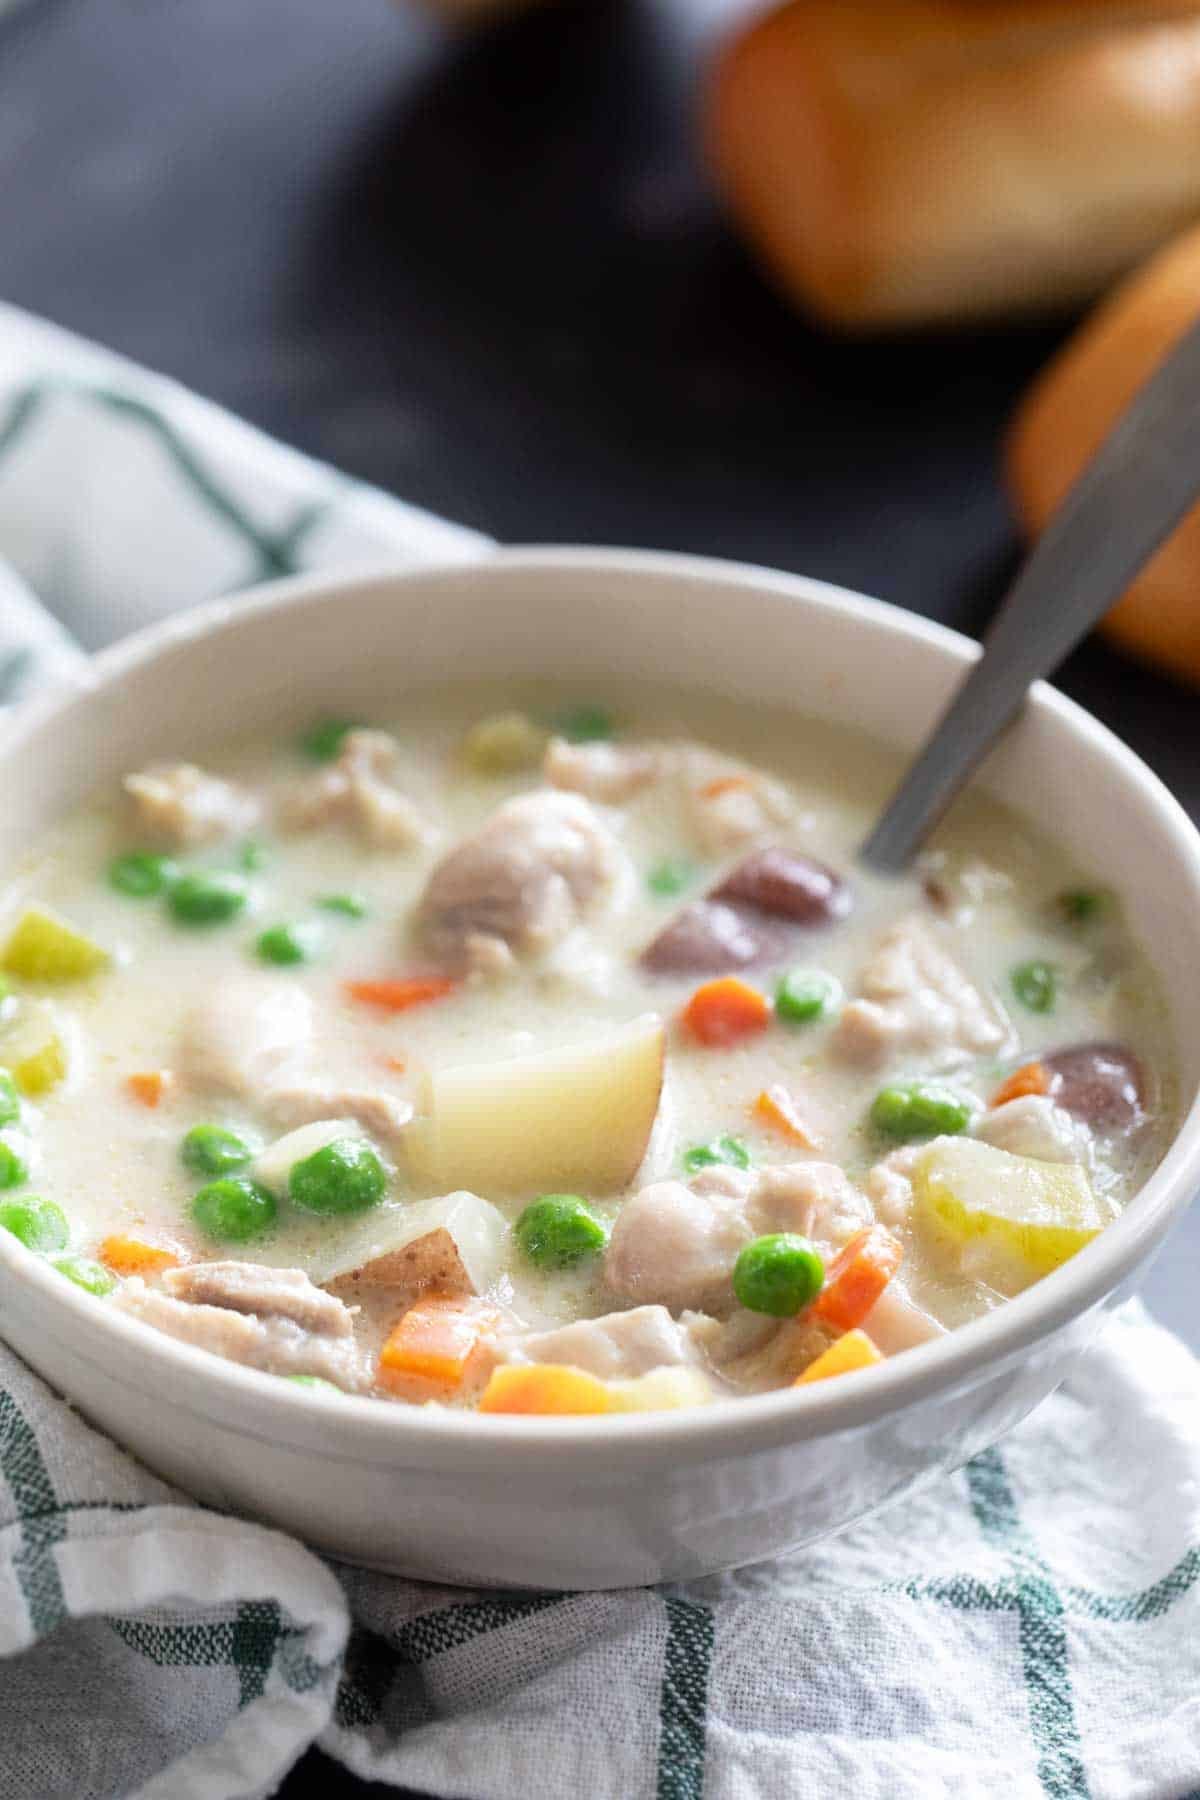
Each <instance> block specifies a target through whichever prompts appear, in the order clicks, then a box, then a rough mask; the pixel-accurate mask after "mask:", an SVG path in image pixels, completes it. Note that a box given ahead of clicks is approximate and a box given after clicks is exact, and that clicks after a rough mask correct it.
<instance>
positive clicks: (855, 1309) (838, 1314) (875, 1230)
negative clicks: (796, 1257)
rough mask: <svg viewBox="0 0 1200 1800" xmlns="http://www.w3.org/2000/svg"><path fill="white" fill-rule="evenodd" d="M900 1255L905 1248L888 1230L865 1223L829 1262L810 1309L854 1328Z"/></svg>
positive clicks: (842, 1326)
mask: <svg viewBox="0 0 1200 1800" xmlns="http://www.w3.org/2000/svg"><path fill="white" fill-rule="evenodd" d="M903 1257H904V1251H903V1249H902V1248H901V1246H900V1243H899V1241H898V1239H896V1238H894V1237H893V1236H892V1234H891V1232H890V1231H885V1230H884V1228H883V1226H882V1225H868V1226H867V1228H866V1230H865V1231H860V1232H858V1233H857V1235H856V1236H854V1237H852V1238H851V1239H850V1242H849V1243H848V1244H847V1245H846V1247H845V1249H844V1250H842V1251H841V1252H840V1254H839V1255H838V1256H836V1257H835V1258H834V1260H833V1261H832V1262H831V1263H830V1265H829V1268H828V1270H827V1272H826V1276H825V1286H824V1287H823V1288H822V1289H821V1292H820V1293H819V1294H818V1296H817V1298H816V1300H815V1301H814V1303H813V1312H814V1313H815V1314H816V1316H817V1318H819V1319H825V1320H827V1321H828V1323H829V1324H830V1325H836V1326H837V1327H838V1328H839V1329H840V1330H842V1331H853V1329H854V1327H855V1326H856V1325H861V1324H862V1322H863V1320H864V1319H865V1318H866V1316H867V1314H868V1313H869V1312H870V1310H871V1308H872V1307H873V1306H874V1304H875V1302H876V1301H877V1300H878V1298H879V1296H880V1294H882V1292H883V1290H884V1288H885V1287H886V1286H887V1284H888V1282H889V1281H890V1280H891V1279H892V1276H893V1275H894V1274H895V1273H896V1270H897V1269H898V1268H899V1267H900V1264H901V1262H902V1260H903Z"/></svg>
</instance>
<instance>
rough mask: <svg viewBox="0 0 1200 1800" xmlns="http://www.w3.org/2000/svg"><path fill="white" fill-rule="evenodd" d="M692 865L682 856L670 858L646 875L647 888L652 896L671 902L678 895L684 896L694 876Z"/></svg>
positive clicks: (657, 864)
mask: <svg viewBox="0 0 1200 1800" xmlns="http://www.w3.org/2000/svg"><path fill="white" fill-rule="evenodd" d="M693 873H694V871H693V869H692V865H691V863H689V862H686V861H685V860H684V858H683V857H681V856H675V857H672V856H668V857H665V858H664V859H663V861H662V862H660V863H655V865H654V867H653V868H652V869H651V870H649V871H648V873H647V875H646V886H647V887H648V888H649V889H650V892H651V893H652V894H657V895H658V896H659V898H660V899H663V900H671V899H673V898H674V897H675V895H676V894H682V892H683V890H684V888H685V887H687V885H688V883H689V882H690V881H691V879H692V876H693Z"/></svg>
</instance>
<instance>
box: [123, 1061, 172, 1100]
mask: <svg viewBox="0 0 1200 1800" xmlns="http://www.w3.org/2000/svg"><path fill="white" fill-rule="evenodd" d="M174 1085H175V1077H174V1075H172V1073H171V1071H170V1069H146V1070H144V1071H139V1073H137V1074H136V1075H127V1076H126V1077H125V1086H126V1088H127V1089H128V1092H129V1094H130V1097H131V1098H132V1099H134V1100H136V1101H137V1102H138V1104H139V1105H140V1106H157V1105H158V1104H159V1102H160V1101H161V1100H165V1099H166V1097H167V1095H168V1094H169V1093H170V1091H171V1089H172V1088H173V1087H174Z"/></svg>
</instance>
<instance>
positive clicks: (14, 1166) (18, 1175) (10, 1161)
mask: <svg viewBox="0 0 1200 1800" xmlns="http://www.w3.org/2000/svg"><path fill="white" fill-rule="evenodd" d="M28 1180H29V1165H28V1164H27V1163H26V1161H25V1159H24V1157H23V1156H20V1155H19V1154H18V1153H17V1151H15V1150H14V1149H13V1147H12V1145H11V1144H6V1143H5V1142H4V1140H3V1139H2V1138H0V1188H12V1187H20V1185H21V1183H22V1182H23V1181H28Z"/></svg>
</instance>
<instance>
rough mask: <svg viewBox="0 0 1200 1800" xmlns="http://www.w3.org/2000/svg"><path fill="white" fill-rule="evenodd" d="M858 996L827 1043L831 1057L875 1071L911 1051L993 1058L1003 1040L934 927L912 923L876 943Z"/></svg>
mask: <svg viewBox="0 0 1200 1800" xmlns="http://www.w3.org/2000/svg"><path fill="white" fill-rule="evenodd" d="M859 992H860V995H861V998H859V999H857V1000H852V1001H850V1003H849V1004H848V1005H847V1006H846V1007H844V1008H843V1010H842V1015H841V1018H840V1019H839V1021H838V1025H837V1029H836V1031H835V1032H834V1035H833V1048H834V1051H835V1053H836V1054H838V1055H840V1056H842V1057H844V1058H845V1059H846V1060H847V1061H848V1062H856V1063H868V1064H869V1063H880V1062H883V1061H885V1060H886V1059H887V1058H888V1057H892V1056H896V1055H899V1054H901V1053H902V1052H910V1051H917V1052H920V1053H927V1054H928V1053H933V1054H938V1055H939V1056H940V1058H941V1059H942V1060H947V1061H955V1060H958V1058H959V1057H961V1056H963V1055H972V1056H973V1055H978V1054H979V1053H980V1052H982V1051H985V1050H993V1051H994V1050H996V1049H998V1048H999V1046H1000V1045H1001V1044H1002V1043H1003V1042H1004V1040H1005V1036H1006V1032H1005V1027H1004V1025H1003V1023H1002V1022H1001V1020H1000V1018H999V1016H998V1015H997V1013H996V1011H995V1009H994V1008H993V1007H992V1006H991V1005H990V1003H989V1002H988V1001H987V1000H986V999H985V998H984V997H983V995H982V994H981V993H980V992H979V990H978V989H977V988H975V987H973V986H972V985H971V983H970V982H969V981H968V980H967V977H966V976H965V975H964V974H963V972H962V970H961V969H960V968H959V966H958V964H957V963H956V962H955V960H954V958H953V957H952V956H951V955H950V954H949V952H948V951H947V950H946V948H945V947H944V945H943V943H942V941H941V938H940V936H939V934H938V930H937V927H936V926H934V925H931V924H929V923H928V922H927V921H925V920H923V919H921V918H918V917H916V916H915V915H914V916H913V917H910V918H907V919H902V920H900V922H899V923H898V924H897V925H894V926H893V927H892V929H891V930H890V931H888V932H887V933H886V934H885V935H884V937H883V938H881V939H880V942H879V944H878V946H877V947H876V950H875V953H874V955H873V956H872V957H871V959H870V961H869V962H868V963H867V964H866V967H865V968H864V969H863V971H862V974H861V976H860V978H859Z"/></svg>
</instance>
